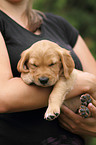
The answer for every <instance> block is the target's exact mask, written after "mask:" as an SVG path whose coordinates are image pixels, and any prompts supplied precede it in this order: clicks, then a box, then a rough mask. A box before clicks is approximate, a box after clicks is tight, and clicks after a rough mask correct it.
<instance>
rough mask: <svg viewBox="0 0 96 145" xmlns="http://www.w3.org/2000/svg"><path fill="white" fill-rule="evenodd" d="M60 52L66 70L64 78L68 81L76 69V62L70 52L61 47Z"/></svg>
mask: <svg viewBox="0 0 96 145" xmlns="http://www.w3.org/2000/svg"><path fill="white" fill-rule="evenodd" d="M58 52H59V55H60V58H61V62H62V65H63V69H64V77H65V78H66V79H68V78H69V77H70V74H71V72H72V71H73V69H74V67H75V64H74V61H73V59H72V57H71V55H70V52H69V51H68V50H66V49H64V48H60V47H59V49H58Z"/></svg>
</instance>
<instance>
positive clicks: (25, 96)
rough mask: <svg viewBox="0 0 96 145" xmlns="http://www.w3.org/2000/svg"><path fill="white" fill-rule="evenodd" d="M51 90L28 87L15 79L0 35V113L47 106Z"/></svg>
mask: <svg viewBox="0 0 96 145" xmlns="http://www.w3.org/2000/svg"><path fill="white" fill-rule="evenodd" d="M50 91H51V88H40V87H36V86H28V85H26V84H25V83H24V82H23V81H22V79H21V78H13V75H12V71H11V66H10V61H9V56H8V53H7V49H6V45H5V42H4V39H3V37H2V35H1V33H0V112H1V113H2V112H14V111H23V110H32V109H37V108H41V107H45V106H47V100H48V96H49V94H50Z"/></svg>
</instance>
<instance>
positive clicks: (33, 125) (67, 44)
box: [0, 11, 84, 145]
mask: <svg viewBox="0 0 96 145" xmlns="http://www.w3.org/2000/svg"><path fill="white" fill-rule="evenodd" d="M0 31H1V33H2V35H3V37H4V40H5V43H6V47H7V51H8V54H9V58H10V63H11V68H12V72H13V76H14V77H19V76H20V74H19V72H18V71H17V62H18V61H19V59H20V54H21V52H22V51H23V50H25V49H27V48H29V47H30V46H31V45H32V44H33V43H34V42H36V41H39V40H42V39H47V40H51V41H54V42H56V43H57V44H59V45H60V46H61V47H64V48H66V49H68V50H70V52H71V55H72V57H73V59H74V62H75V67H76V68H77V69H80V70H82V65H81V63H80V60H79V59H78V57H77V56H76V54H75V53H74V51H73V49H72V48H73V47H74V45H75V43H76V41H77V38H78V31H77V30H76V29H75V28H73V27H72V26H71V25H70V24H69V23H68V22H67V21H66V20H65V19H63V18H62V17H59V16H55V15H52V14H49V13H46V18H44V19H43V23H42V25H41V34H40V35H35V34H33V33H32V32H30V31H28V30H26V29H25V28H23V27H22V26H20V25H19V24H18V23H16V22H15V21H14V20H13V19H11V18H10V17H9V16H8V15H6V14H5V13H4V12H2V11H0ZM13 97H14V96H13ZM45 111H46V107H45V108H41V109H37V110H32V111H24V112H16V113H2V114H0V145H9V144H10V145H61V144H64V145H65V144H66V145H76V144H77V145H83V143H84V142H83V140H82V139H81V137H79V136H78V135H74V134H72V133H70V132H68V131H66V130H64V129H62V128H61V127H60V126H59V125H58V119H55V120H54V121H51V122H49V121H46V120H44V119H43V118H44V113H45Z"/></svg>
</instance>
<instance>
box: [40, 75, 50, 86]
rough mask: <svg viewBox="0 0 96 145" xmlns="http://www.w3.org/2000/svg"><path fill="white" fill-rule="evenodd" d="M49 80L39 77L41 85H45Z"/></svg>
mask: <svg viewBox="0 0 96 145" xmlns="http://www.w3.org/2000/svg"><path fill="white" fill-rule="evenodd" d="M48 80H49V78H48V77H40V78H39V81H40V83H41V84H43V85H45V84H47V83H48Z"/></svg>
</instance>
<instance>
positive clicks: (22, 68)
mask: <svg viewBox="0 0 96 145" xmlns="http://www.w3.org/2000/svg"><path fill="white" fill-rule="evenodd" d="M28 60H29V51H28V50H25V51H23V52H22V54H21V59H20V60H19V62H18V64H17V70H18V71H19V72H25V73H27V72H29V69H28V68H27V62H28Z"/></svg>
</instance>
